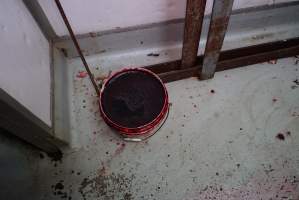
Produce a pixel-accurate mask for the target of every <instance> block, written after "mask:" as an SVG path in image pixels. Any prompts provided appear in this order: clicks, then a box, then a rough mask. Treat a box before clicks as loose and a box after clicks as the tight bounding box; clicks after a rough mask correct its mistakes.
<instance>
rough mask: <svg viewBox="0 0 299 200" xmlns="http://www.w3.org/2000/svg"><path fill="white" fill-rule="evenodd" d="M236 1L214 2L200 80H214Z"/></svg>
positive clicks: (223, 0) (222, 0) (215, 0)
mask: <svg viewBox="0 0 299 200" xmlns="http://www.w3.org/2000/svg"><path fill="white" fill-rule="evenodd" d="M233 3H234V0H214V4H213V10H212V15H211V22H210V28H209V33H208V39H207V44H206V48H205V53H204V60H203V67H202V70H201V73H200V78H201V79H203V80H205V79H209V78H213V76H214V73H215V70H216V66H217V62H218V59H219V55H220V50H221V48H222V44H223V40H224V36H225V33H226V30H227V26H228V23H229V18H230V15H231V11H232V6H233Z"/></svg>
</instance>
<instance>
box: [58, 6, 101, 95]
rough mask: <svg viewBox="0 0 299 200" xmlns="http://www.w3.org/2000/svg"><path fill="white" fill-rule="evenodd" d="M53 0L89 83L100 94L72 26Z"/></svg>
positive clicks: (60, 7)
mask: <svg viewBox="0 0 299 200" xmlns="http://www.w3.org/2000/svg"><path fill="white" fill-rule="evenodd" d="M55 2H56V5H57V8H58V10H59V12H60V14H61V17H62V19H63V21H64V23H65V25H66V27H67V29H68V31H69V33H70V36H71V38H72V40H73V43H74V45H75V47H76V49H77V52H78V54H79V56H80V58H81V60H82V63H83V65H84V67H85V70H86V72H87V74H88V76H89V79H90V80H91V83H92V85H93V87H94V89H95V91H96V93H97V95H98V96H100V90H99V87H98V86H97V83H96V81H95V79H94V76H93V74H92V73H91V71H90V69H89V67H88V64H87V62H86V60H85V57H84V55H83V53H82V50H81V48H80V46H79V43H78V41H77V39H76V36H75V34H74V32H73V30H72V27H71V25H70V23H69V21H68V19H67V17H66V15H65V12H64V10H63V8H62V6H61V4H60V1H59V0H55Z"/></svg>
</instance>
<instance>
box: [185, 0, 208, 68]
mask: <svg viewBox="0 0 299 200" xmlns="http://www.w3.org/2000/svg"><path fill="white" fill-rule="evenodd" d="M205 7H206V0H187V8H186V17H185V29H184V41H183V50H182V65H181V68H182V69H186V68H190V67H193V66H194V65H195V64H196V58H197V52H198V46H199V40H200V34H201V28H202V22H203V18H204V13H205Z"/></svg>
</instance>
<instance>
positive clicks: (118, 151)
mask: <svg viewBox="0 0 299 200" xmlns="http://www.w3.org/2000/svg"><path fill="white" fill-rule="evenodd" d="M125 147H126V144H125V143H121V144H120V145H119V146H118V147H117V149H116V150H115V152H114V154H113V156H118V155H119V154H121V153H122V152H123V151H124V149H125Z"/></svg>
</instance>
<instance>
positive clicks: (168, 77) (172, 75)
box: [145, 38, 299, 83]
mask: <svg viewBox="0 0 299 200" xmlns="http://www.w3.org/2000/svg"><path fill="white" fill-rule="evenodd" d="M296 55H299V38H291V39H288V40H281V41H275V42H269V43H264V44H258V45H253V46H249V47H242V48H237V49H232V50H227V51H222V52H221V53H220V56H219V62H218V63H217V68H216V71H223V70H229V69H234V68H238V67H243V66H247V65H252V64H257V63H261V62H265V61H268V60H272V59H279V58H286V57H290V56H296ZM202 62H203V55H201V56H198V57H197V62H196V63H197V64H196V66H195V67H192V68H188V69H180V60H175V61H171V62H166V63H160V64H155V65H149V66H145V68H146V69H148V70H151V71H152V72H154V73H156V74H158V76H160V78H161V79H162V80H163V82H165V83H167V82H171V81H176V80H180V79H184V78H189V77H192V76H198V71H199V70H201V69H202Z"/></svg>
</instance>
